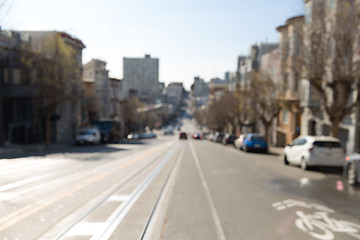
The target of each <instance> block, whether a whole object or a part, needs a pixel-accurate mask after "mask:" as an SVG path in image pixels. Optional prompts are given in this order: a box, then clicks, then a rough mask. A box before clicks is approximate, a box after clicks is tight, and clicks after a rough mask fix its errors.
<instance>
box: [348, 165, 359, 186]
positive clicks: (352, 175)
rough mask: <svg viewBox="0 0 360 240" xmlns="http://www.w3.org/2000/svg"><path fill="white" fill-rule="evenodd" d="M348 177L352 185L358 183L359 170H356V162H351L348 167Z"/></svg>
mask: <svg viewBox="0 0 360 240" xmlns="http://www.w3.org/2000/svg"><path fill="white" fill-rule="evenodd" d="M346 179H347V182H348V183H349V184H350V185H356V184H358V181H357V172H356V166H355V164H353V163H351V164H350V165H349V167H348V169H347V174H346Z"/></svg>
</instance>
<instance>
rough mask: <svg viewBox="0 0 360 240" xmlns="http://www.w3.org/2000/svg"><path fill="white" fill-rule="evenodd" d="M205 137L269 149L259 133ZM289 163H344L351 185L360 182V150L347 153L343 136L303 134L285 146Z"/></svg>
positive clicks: (246, 148)
mask: <svg viewBox="0 0 360 240" xmlns="http://www.w3.org/2000/svg"><path fill="white" fill-rule="evenodd" d="M205 137H206V138H207V139H209V140H211V141H214V142H219V143H223V144H233V145H234V147H235V148H236V149H239V150H242V151H245V152H248V151H256V152H264V153H266V152H268V144H267V142H266V141H265V139H264V137H263V136H261V135H260V134H257V133H249V134H241V135H240V136H239V137H236V136H235V135H231V134H223V133H219V132H217V133H215V134H208V135H205ZM282 157H283V162H284V164H285V165H298V166H300V167H301V168H302V169H303V170H307V169H309V168H310V167H318V166H326V167H342V168H343V169H344V177H345V179H346V181H347V182H348V183H349V184H351V185H358V184H360V153H356V154H352V155H348V156H346V152H345V150H344V149H343V148H342V146H341V142H340V140H339V139H337V138H334V137H329V136H299V137H298V138H296V139H295V140H294V141H292V142H291V143H290V144H288V145H286V146H285V148H284V150H283V154H282Z"/></svg>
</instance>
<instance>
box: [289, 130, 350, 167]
mask: <svg viewBox="0 0 360 240" xmlns="http://www.w3.org/2000/svg"><path fill="white" fill-rule="evenodd" d="M344 159H345V153H344V150H343V149H342V148H341V143H340V140H339V139H337V138H334V137H327V136H300V137H298V138H296V139H295V140H294V141H293V142H292V143H290V144H288V145H287V146H286V147H285V148H284V163H285V164H286V165H288V164H295V165H299V166H300V167H301V168H302V169H304V170H306V169H308V168H309V166H329V167H343V166H344V162H345V161H344Z"/></svg>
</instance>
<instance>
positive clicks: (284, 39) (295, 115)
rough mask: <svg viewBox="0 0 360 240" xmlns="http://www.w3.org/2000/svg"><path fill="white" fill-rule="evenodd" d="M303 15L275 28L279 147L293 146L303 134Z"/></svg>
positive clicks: (277, 140)
mask: <svg viewBox="0 0 360 240" xmlns="http://www.w3.org/2000/svg"><path fill="white" fill-rule="evenodd" d="M303 26H304V16H298V17H293V18H289V19H288V20H287V21H286V24H285V25H283V26H280V27H278V28H276V30H277V31H278V32H279V65H278V86H279V90H280V91H279V92H278V99H279V102H280V106H281V110H280V113H279V117H278V128H277V134H276V135H277V139H276V142H277V145H278V146H284V145H285V144H288V143H290V142H291V141H292V140H293V139H294V138H296V137H297V136H299V135H300V133H301V115H302V109H301V107H300V81H301V71H302V65H301V63H302V61H301V60H300V59H298V56H301V54H300V51H301V49H302V45H303V44H302V42H303V34H302V33H303Z"/></svg>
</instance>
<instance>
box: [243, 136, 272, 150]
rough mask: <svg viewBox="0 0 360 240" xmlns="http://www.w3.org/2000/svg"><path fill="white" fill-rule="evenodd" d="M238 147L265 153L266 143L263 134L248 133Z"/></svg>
mask: <svg viewBox="0 0 360 240" xmlns="http://www.w3.org/2000/svg"><path fill="white" fill-rule="evenodd" d="M240 149H241V150H244V151H245V152H249V151H259V152H265V153H266V152H267V151H268V145H267V143H266V141H265V139H264V137H263V136H261V135H259V134H256V133H249V134H248V135H247V136H246V138H245V139H244V141H243V143H242V145H241V148H240Z"/></svg>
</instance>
